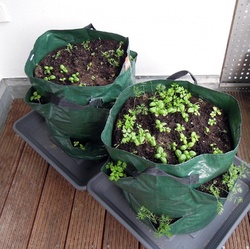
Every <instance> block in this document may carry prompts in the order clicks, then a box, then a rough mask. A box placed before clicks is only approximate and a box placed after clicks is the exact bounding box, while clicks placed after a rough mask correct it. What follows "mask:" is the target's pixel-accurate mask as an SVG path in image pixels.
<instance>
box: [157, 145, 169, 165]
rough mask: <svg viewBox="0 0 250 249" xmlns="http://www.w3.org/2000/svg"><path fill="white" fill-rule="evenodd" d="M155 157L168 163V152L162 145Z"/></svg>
mask: <svg viewBox="0 0 250 249" xmlns="http://www.w3.org/2000/svg"><path fill="white" fill-rule="evenodd" d="M155 158H157V159H159V160H160V161H161V162H162V163H165V164H166V163H167V153H166V152H165V151H164V149H163V148H162V147H161V146H158V147H157V149H156V154H155Z"/></svg>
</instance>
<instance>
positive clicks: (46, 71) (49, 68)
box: [44, 66, 56, 81]
mask: <svg viewBox="0 0 250 249" xmlns="http://www.w3.org/2000/svg"><path fill="white" fill-rule="evenodd" d="M53 69H54V68H53V67H52V66H44V74H47V75H48V76H46V77H44V80H47V81H50V80H54V79H56V76H55V75H53V74H51V73H52V71H53Z"/></svg>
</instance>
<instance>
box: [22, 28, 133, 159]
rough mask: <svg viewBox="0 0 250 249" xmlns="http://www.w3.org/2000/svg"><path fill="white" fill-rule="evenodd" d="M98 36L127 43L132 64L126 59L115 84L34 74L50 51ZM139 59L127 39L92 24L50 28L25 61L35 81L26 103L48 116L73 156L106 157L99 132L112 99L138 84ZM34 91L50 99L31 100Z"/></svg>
mask: <svg viewBox="0 0 250 249" xmlns="http://www.w3.org/2000/svg"><path fill="white" fill-rule="evenodd" d="M99 38H101V39H109V40H116V41H122V42H124V44H126V46H127V51H126V52H127V56H128V59H129V65H130V66H129V68H127V64H126V65H125V62H124V64H123V66H122V69H121V71H120V74H119V75H118V77H117V78H116V79H115V81H114V82H113V83H111V84H109V85H106V86H85V87H80V86H71V85H59V84H56V83H53V82H50V81H46V80H43V79H39V78H35V77H34V69H35V67H36V66H37V64H38V63H39V62H40V61H41V60H42V59H43V58H44V57H45V56H46V55H47V54H48V53H50V52H52V51H54V50H56V49H58V48H61V47H63V46H66V45H67V44H69V43H70V44H77V43H81V42H83V41H87V40H95V39H99ZM136 58H137V53H136V52H134V51H131V50H130V49H129V40H128V38H126V37H123V36H120V35H118V34H113V33H108V32H103V31H97V30H95V29H94V28H93V26H92V25H89V26H88V27H85V28H82V29H74V30H50V31H47V32H45V33H44V34H42V35H41V36H40V37H39V38H38V39H37V40H36V42H35V44H34V48H33V50H32V51H31V52H30V55H29V57H28V59H27V61H26V64H25V73H26V75H27V76H28V78H29V80H30V82H31V84H32V87H31V88H30V89H29V90H28V92H27V94H26V96H25V102H26V103H27V104H28V105H29V106H30V107H31V108H32V109H33V110H35V111H37V112H38V113H39V114H41V115H42V116H43V117H44V118H45V120H46V123H47V125H48V127H49V130H50V131H51V134H52V136H53V139H54V140H55V142H56V143H57V144H58V145H59V146H60V147H61V148H62V149H63V150H64V151H65V152H66V153H67V154H69V155H70V156H73V157H78V158H83V159H90V160H91V159H99V158H101V157H104V156H107V151H106V149H105V147H104V145H103V143H102V142H101V139H100V134H101V131H102V130H103V128H104V125H105V123H106V119H107V117H108V113H109V110H110V107H111V106H112V105H113V102H114V101H115V100H116V98H117V97H118V95H119V94H120V92H121V91H122V90H124V89H125V88H126V87H128V86H130V85H132V84H133V83H135V62H136ZM33 91H38V92H39V94H40V95H42V96H46V97H47V100H48V101H47V102H46V103H45V104H39V103H34V102H31V101H30V97H31V96H32V94H33ZM73 141H80V142H81V143H83V144H84V145H85V149H84V150H82V149H80V148H76V147H74V146H73V144H72V143H73Z"/></svg>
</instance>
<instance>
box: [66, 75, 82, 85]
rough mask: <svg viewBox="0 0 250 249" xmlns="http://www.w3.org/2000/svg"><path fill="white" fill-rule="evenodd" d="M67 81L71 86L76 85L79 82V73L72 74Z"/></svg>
mask: <svg viewBox="0 0 250 249" xmlns="http://www.w3.org/2000/svg"><path fill="white" fill-rule="evenodd" d="M69 81H70V82H71V83H72V84H73V83H77V82H79V81H80V79H79V73H78V72H77V73H74V74H72V75H71V77H69Z"/></svg>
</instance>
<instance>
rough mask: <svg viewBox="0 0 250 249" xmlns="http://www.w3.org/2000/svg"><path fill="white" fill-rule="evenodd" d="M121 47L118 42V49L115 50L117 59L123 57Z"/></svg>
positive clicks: (120, 43)
mask: <svg viewBox="0 0 250 249" xmlns="http://www.w3.org/2000/svg"><path fill="white" fill-rule="evenodd" d="M122 45H123V42H122V41H120V42H119V46H118V48H117V49H116V56H117V57H122V56H123V55H124V50H123V49H122V48H121V47H122Z"/></svg>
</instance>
